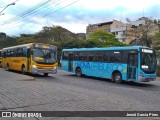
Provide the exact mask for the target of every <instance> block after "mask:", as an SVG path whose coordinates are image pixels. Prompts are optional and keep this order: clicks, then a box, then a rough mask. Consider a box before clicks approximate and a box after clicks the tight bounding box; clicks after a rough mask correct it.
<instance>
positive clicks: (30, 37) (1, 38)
mask: <svg viewBox="0 0 160 120" xmlns="http://www.w3.org/2000/svg"><path fill="white" fill-rule="evenodd" d="M81 35H82V34H81ZM84 36H85V34H84ZM82 38H84V37H79V35H78V34H74V33H72V32H70V31H68V30H67V29H65V28H62V27H60V26H58V27H43V29H42V30H41V31H40V32H38V33H36V34H21V35H20V37H8V36H6V34H5V33H0V48H1V49H2V48H4V47H10V46H14V45H20V44H26V43H31V42H39V43H46V44H52V45H55V46H57V48H58V58H60V55H61V51H62V49H63V48H89V47H110V46H125V44H123V43H121V42H119V41H118V39H117V38H115V36H114V35H113V34H110V33H107V32H104V31H97V32H94V33H93V34H91V35H90V37H89V38H88V39H87V40H85V39H82Z"/></svg>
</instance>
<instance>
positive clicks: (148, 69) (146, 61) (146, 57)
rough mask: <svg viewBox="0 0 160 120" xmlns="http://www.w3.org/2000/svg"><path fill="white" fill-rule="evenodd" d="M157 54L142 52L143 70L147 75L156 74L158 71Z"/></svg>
mask: <svg viewBox="0 0 160 120" xmlns="http://www.w3.org/2000/svg"><path fill="white" fill-rule="evenodd" d="M156 65H157V61H156V54H155V52H153V53H147V52H141V69H142V70H143V71H144V72H145V73H154V72H155V71H156Z"/></svg>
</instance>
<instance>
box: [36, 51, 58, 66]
mask: <svg viewBox="0 0 160 120" xmlns="http://www.w3.org/2000/svg"><path fill="white" fill-rule="evenodd" d="M56 59H57V58H56V52H55V51H53V50H51V49H43V48H36V49H33V60H34V61H36V62H39V63H50V64H52V63H55V62H56Z"/></svg>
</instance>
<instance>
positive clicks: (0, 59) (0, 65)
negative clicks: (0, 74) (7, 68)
mask: <svg viewBox="0 0 160 120" xmlns="http://www.w3.org/2000/svg"><path fill="white" fill-rule="evenodd" d="M0 67H2V50H0Z"/></svg>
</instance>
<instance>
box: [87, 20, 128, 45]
mask: <svg viewBox="0 0 160 120" xmlns="http://www.w3.org/2000/svg"><path fill="white" fill-rule="evenodd" d="M126 26H127V24H124V23H122V22H121V21H117V20H113V21H110V22H104V23H98V24H89V25H88V26H87V28H86V37H87V38H88V37H89V35H90V34H91V33H93V32H95V31H98V30H103V31H105V32H109V33H112V34H114V35H115V37H116V38H118V39H119V41H121V42H124V43H125V38H126V28H127V27H126Z"/></svg>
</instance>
